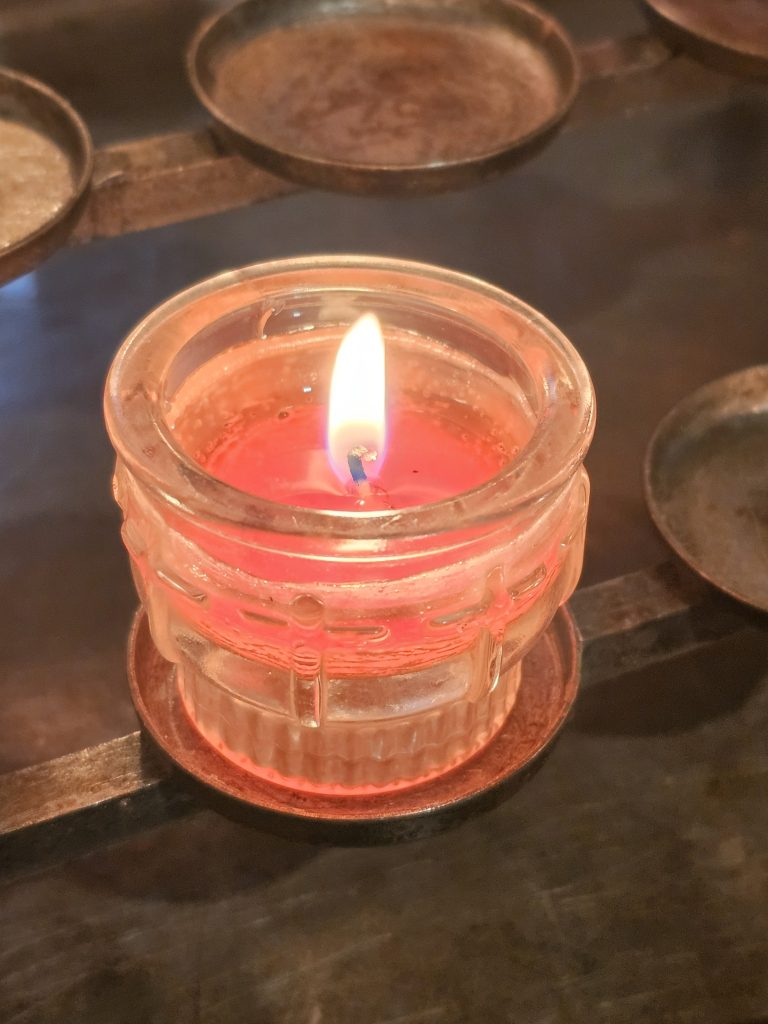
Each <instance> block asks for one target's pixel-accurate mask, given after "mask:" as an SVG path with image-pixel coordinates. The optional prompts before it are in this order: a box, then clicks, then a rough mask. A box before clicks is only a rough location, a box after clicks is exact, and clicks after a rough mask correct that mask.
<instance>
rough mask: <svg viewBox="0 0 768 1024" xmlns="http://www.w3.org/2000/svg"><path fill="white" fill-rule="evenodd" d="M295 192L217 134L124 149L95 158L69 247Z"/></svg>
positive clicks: (182, 135) (156, 139)
mask: <svg viewBox="0 0 768 1024" xmlns="http://www.w3.org/2000/svg"><path fill="white" fill-rule="evenodd" d="M298 187H299V186H298V185H294V184H293V183H292V182H289V181H283V180H282V179H281V178H276V177H275V176H274V175H272V174H268V173H267V171H264V170H262V169H261V168H260V167H257V166H256V165H255V164H252V163H251V162H250V161H248V160H246V159H245V157H243V156H240V154H239V153H236V152H234V151H233V150H228V149H226V148H224V146H223V145H222V144H221V143H220V142H219V140H218V139H217V138H216V136H215V134H214V132H213V130H212V129H204V130H203V131H199V132H176V133H174V134H171V135H156V136H152V137H150V138H147V139H137V140H136V141H133V142H124V143H120V144H119V145H114V146H109V147H107V148H105V149H101V150H99V151H98V152H97V153H96V167H95V171H94V177H93V184H92V186H91V193H90V196H89V199H88V203H87V205H86V207H85V210H84V213H83V216H82V218H81V219H80V221H79V223H78V225H77V226H76V228H75V230H74V232H73V234H72V236H71V242H73V243H80V242H89V241H91V240H93V239H96V238H110V237H114V236H116V235H124V234H127V233H129V232H131V231H144V230H146V229H147V228H156V227H162V226H163V225H167V224H176V223H178V222H180V221H186V220H191V219H193V218H195V217H204V216H206V215H207V214H211V213H222V212H223V211H225V210H232V209H236V208H237V207H239V206H246V205H248V204H249V203H259V202H264V201H265V200H267V199H276V198H277V197H278V196H283V195H287V194H288V193H290V192H295V191H297V190H298Z"/></svg>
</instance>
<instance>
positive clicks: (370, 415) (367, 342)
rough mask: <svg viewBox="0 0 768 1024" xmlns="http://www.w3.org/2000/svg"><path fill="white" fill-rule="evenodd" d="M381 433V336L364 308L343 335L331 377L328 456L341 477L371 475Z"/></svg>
mask: <svg viewBox="0 0 768 1024" xmlns="http://www.w3.org/2000/svg"><path fill="white" fill-rule="evenodd" d="M385 436H386V381H385V375H384V338H383V336H382V333H381V325H380V323H379V321H378V318H377V317H376V316H375V315H374V314H373V313H365V314H364V315H363V316H361V317H360V319H359V320H357V321H356V322H355V323H354V324H353V325H352V326H351V327H350V329H349V330H348V331H347V333H346V334H345V335H344V338H343V339H342V342H341V345H339V351H338V353H337V355H336V363H335V365H334V367H333V375H332V377H331V394H330V398H329V402H328V458H329V459H330V462H331V465H332V466H333V468H334V470H335V471H336V473H337V475H338V477H339V479H340V480H341V481H342V482H343V483H350V481H352V480H353V479H354V481H355V482H356V483H359V479H358V475H359V474H360V473H362V474H363V477H362V478H363V479H365V478H367V476H375V475H376V473H377V472H378V471H379V469H380V467H381V462H382V459H383V457H384V441H385ZM350 467H352V468H350ZM355 467H359V469H357V470H356V469H355Z"/></svg>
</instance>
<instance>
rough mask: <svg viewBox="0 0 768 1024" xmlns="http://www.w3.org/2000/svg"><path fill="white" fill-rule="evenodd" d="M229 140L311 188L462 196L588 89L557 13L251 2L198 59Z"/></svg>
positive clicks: (516, 155) (412, 1)
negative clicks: (456, 192)
mask: <svg viewBox="0 0 768 1024" xmlns="http://www.w3.org/2000/svg"><path fill="white" fill-rule="evenodd" d="M187 66H188V71H189V76H190V80H191V82H192V86H193V88H194V90H195V92H196V93H197V96H198V98H199V100H200V102H201V103H202V104H203V105H204V106H205V107H206V108H207V109H208V110H209V111H210V113H211V114H212V115H213V117H214V118H215V119H216V121H217V122H218V124H219V125H220V127H221V128H222V129H223V131H224V132H225V134H226V135H227V136H228V137H230V138H231V139H232V140H233V141H234V142H235V144H236V145H238V146H239V147H240V148H241V149H243V150H244V151H245V152H246V153H247V154H248V155H249V156H250V157H251V158H253V159H254V160H256V161H257V162H259V163H261V164H263V165H264V166H265V167H267V168H268V169H269V170H271V171H274V172H275V173H277V174H279V175H282V176H283V177H286V178H289V179H292V180H294V181H297V182H299V183H301V184H305V185H310V186H320V187H322V188H329V189H337V190H341V191H350V192H363V193H395V192H398V193H401V192H429V191H438V190H441V189H446V188H455V187H459V186H462V185H465V184H468V183H469V182H472V181H475V180H477V179H478V178H480V177H482V176H484V175H486V174H489V173H491V172H494V171H499V170H501V169H503V168H505V167H507V166H509V165H510V164H511V163H512V162H514V161H515V160H517V159H520V158H521V157H522V156H524V155H526V154H528V153H529V152H530V151H531V150H532V149H533V148H537V147H538V146H540V145H542V144H543V143H544V142H545V141H546V140H547V139H548V138H549V136H550V135H551V134H552V133H553V132H554V131H555V129H556V128H557V126H558V125H559V123H560V122H561V121H562V119H563V118H564V116H565V115H566V113H567V112H568V110H569V108H570V106H571V104H572V102H573V100H574V98H575V96H576V92H577V89H578V80H579V75H578V61H577V58H576V55H575V52H574V48H573V46H572V44H571V42H570V40H569V39H568V36H567V35H566V33H565V31H564V30H563V29H562V28H561V26H560V25H559V24H558V22H557V21H555V20H554V19H553V18H552V17H551V16H550V15H549V14H546V13H544V12H543V11H540V10H538V9H537V8H536V7H534V6H532V5H531V4H528V3H523V2H517V0H493V2H490V3H488V2H486V3H483V4H478V3H476V2H475V0H453V2H451V3H449V4H446V3H443V2H439V0H314V2H308V0H245V2H244V3H240V4H238V5H237V6H236V7H233V8H232V9H231V10H228V11H225V12H224V13H221V14H219V15H217V16H215V17H214V18H213V19H211V20H209V21H208V22H206V23H205V24H204V25H203V26H202V27H201V29H200V30H199V31H198V33H197V35H196V36H195V38H194V39H193V41H192V43H191V46H190V49H189V53H188V61H187Z"/></svg>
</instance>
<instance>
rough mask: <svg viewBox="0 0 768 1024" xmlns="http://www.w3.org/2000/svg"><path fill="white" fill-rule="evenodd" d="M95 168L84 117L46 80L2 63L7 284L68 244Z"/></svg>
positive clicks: (2, 228) (0, 147)
mask: <svg viewBox="0 0 768 1024" xmlns="http://www.w3.org/2000/svg"><path fill="white" fill-rule="evenodd" d="M92 173H93V147H92V144H91V137H90V134H89V133H88V129H87V128H86V126H85V124H84V122H83V120H82V119H81V117H80V116H79V115H78V114H77V113H76V112H75V111H74V110H73V109H72V107H70V105H69V104H68V103H67V102H66V100H64V99H62V97H61V96H59V95H58V93H55V92H54V91H53V89H49V88H48V86H47V85H43V83H42V82H38V81H36V80H35V79H34V78H29V77H28V76H27V75H22V74H21V73H20V72H18V71H11V70H9V69H8V68H0V284H1V283H2V282H4V281H8V280H10V278H12V277H17V276H18V275H19V274H24V273H26V272H27V271H29V270H32V269H33V267H35V266H37V264H38V263H40V262H41V261H42V260H44V259H45V258H46V257H47V256H49V255H50V254H51V253H52V252H53V251H54V250H55V249H57V248H58V247H59V246H60V245H62V243H63V242H64V241H65V240H66V238H67V236H68V235H69V233H70V231H71V230H72V228H73V227H74V225H75V223H76V221H77V218H78V216H79V214H80V211H81V208H82V205H83V200H84V198H85V195H86V192H87V190H88V186H89V184H90V180H91V174H92Z"/></svg>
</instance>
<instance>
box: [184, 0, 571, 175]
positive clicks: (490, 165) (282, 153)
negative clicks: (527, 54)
mask: <svg viewBox="0 0 768 1024" xmlns="http://www.w3.org/2000/svg"><path fill="white" fill-rule="evenodd" d="M498 2H499V3H501V4H502V5H503V6H504V7H507V8H511V9H516V10H519V11H521V12H525V14H526V15H528V16H530V17H533V18H535V19H537V21H538V23H539V25H540V26H541V29H540V33H539V35H540V39H538V40H537V42H538V44H539V46H540V47H542V48H543V47H544V45H545V42H544V41H546V43H547V45H548V46H550V47H555V46H559V47H561V48H562V52H563V53H565V54H566V55H567V59H568V62H569V68H568V72H569V81H568V84H567V87H566V89H565V90H564V95H563V97H562V98H561V100H560V102H559V105H558V108H557V110H556V111H555V112H554V113H553V114H551V115H550V116H549V117H548V118H547V119H546V120H544V121H542V122H541V123H540V124H539V125H537V126H536V127H535V128H534V129H532V130H530V131H529V132H527V133H526V134H525V135H523V136H520V137H518V138H516V139H514V140H513V141H512V142H511V143H506V144H504V145H501V146H499V147H497V148H495V149H493V150H489V151H487V152H485V153H481V154H478V155H476V156H467V157H461V158H459V159H456V160H449V161H445V162H444V163H440V164H429V163H415V164H392V165H386V164H379V165H377V164H369V163H355V162H351V161H344V160H336V159H334V158H333V157H331V156H327V157H321V156H310V155H308V154H306V153H301V152H294V151H292V150H289V149H287V148H281V147H280V146H277V145H274V144H272V143H269V142H265V141H264V140H262V139H260V138H259V137H257V136H256V135H254V134H252V133H249V132H248V131H247V130H245V129H243V128H242V127H241V126H240V125H238V124H237V123H236V120H235V119H234V118H232V117H231V116H230V114H229V113H228V112H227V111H225V110H223V109H222V108H221V106H220V105H219V104H218V103H217V102H216V101H215V100H214V98H213V96H212V95H211V94H210V92H209V91H208V90H207V89H206V87H205V85H204V84H203V75H202V70H203V69H202V64H201V61H202V51H203V49H204V45H205V43H206V42H207V41H208V39H209V36H210V35H211V34H212V33H213V32H214V31H215V30H216V29H218V27H219V26H220V25H221V24H222V23H223V22H224V21H225V20H227V19H231V18H233V17H236V16H237V12H239V11H241V10H245V9H246V8H249V7H253V8H255V9H256V8H260V7H263V0H240V2H239V3H236V4H235V5H234V6H231V7H228V8H226V9H225V10H223V11H220V12H217V13H216V14H214V15H212V16H210V17H208V18H206V19H205V20H204V21H203V22H202V23H201V25H200V26H199V27H198V29H197V31H196V32H195V34H194V35H193V37H192V39H191V41H190V43H189V46H188V48H187V53H186V68H187V77H188V80H189V82H190V85H191V87H192V90H193V91H194V93H195V95H196V97H197V99H198V101H199V102H200V103H201V104H202V106H203V107H204V108H205V109H206V110H207V111H208V113H209V114H210V115H211V117H213V119H214V121H215V122H216V123H217V126H218V127H219V129H220V130H221V131H223V133H224V135H225V136H226V138H227V139H229V140H231V141H232V143H233V144H234V145H235V146H236V147H237V148H238V149H240V150H241V151H243V152H244V153H245V154H246V155H247V156H249V157H250V158H251V159H253V160H254V161H255V162H257V163H259V164H261V165H262V166H264V167H265V168H266V169H267V170H269V171H271V172H272V173H274V174H277V175H279V176H281V177H284V178H287V179H289V180H291V181H294V182H297V183H298V184H300V185H304V186H308V187H310V188H312V187H319V188H328V189H332V190H335V191H341V192H351V193H355V194H371V195H397V194H424V193H428V192H439V191H443V190H447V189H452V188H460V187H463V186H465V185H468V184H471V183H473V182H475V181H479V180H483V179H484V178H486V177H488V176H490V175H492V174H494V173H499V172H501V171H502V170H505V169H506V168H508V167H509V166H511V165H512V164H514V163H517V162H518V161H520V160H523V159H525V158H526V157H527V156H529V155H532V154H533V153H535V152H537V151H538V150H539V149H540V148H542V147H543V146H544V145H545V144H546V143H547V142H548V141H549V139H550V138H551V137H552V136H553V135H554V134H555V133H556V132H557V130H558V129H559V128H560V127H561V125H562V123H563V121H564V120H565V118H566V117H567V115H568V113H569V112H570V110H571V108H572V106H573V104H574V102H575V100H576V97H577V96H578V93H579V89H580V86H581V65H580V61H579V57H578V52H577V49H576V46H575V44H574V42H573V41H572V39H571V37H570V35H569V34H568V33H567V31H566V30H565V28H564V27H563V26H562V24H561V23H560V22H559V21H558V20H557V19H556V18H555V17H553V16H552V15H551V14H549V13H548V12H547V11H544V10H542V9H541V8H539V7H538V6H537V5H536V4H533V3H530V2H529V0H498ZM306 6H307V8H308V9H309V8H310V7H311V5H310V3H307V5H306ZM319 6H321V4H319ZM435 6H436V8H437V7H439V3H437V2H436V3H435ZM351 14H352V16H353V17H354V15H355V12H351ZM307 20H308V21H309V20H311V19H307Z"/></svg>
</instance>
